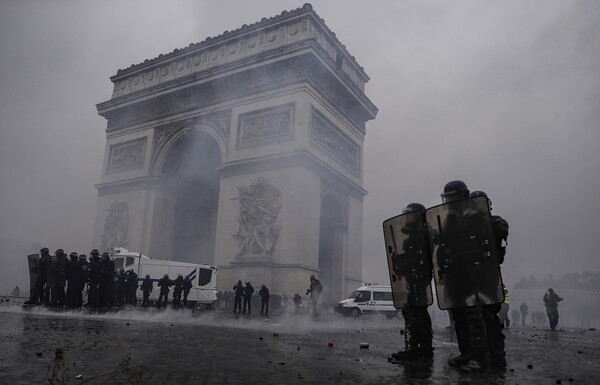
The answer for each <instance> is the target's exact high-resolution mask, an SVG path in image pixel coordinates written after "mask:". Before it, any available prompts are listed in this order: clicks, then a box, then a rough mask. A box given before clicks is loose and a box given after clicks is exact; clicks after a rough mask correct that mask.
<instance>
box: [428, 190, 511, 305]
mask: <svg viewBox="0 0 600 385" xmlns="http://www.w3.org/2000/svg"><path fill="white" fill-rule="evenodd" d="M425 218H426V222H427V232H428V236H429V247H430V248H431V252H432V262H433V277H434V280H435V285H436V294H437V299H438V306H439V307H440V309H442V310H446V309H459V308H464V307H469V306H481V305H491V304H499V303H502V301H503V300H504V291H503V288H504V285H503V284H502V277H501V275H500V264H499V263H498V261H499V258H498V250H497V248H496V247H494V233H493V230H492V224H491V216H490V211H489V206H488V200H487V198H486V197H483V196H481V197H475V198H469V199H465V200H459V201H454V202H449V203H446V204H443V205H439V206H435V207H431V208H429V209H427V211H426V213H425Z"/></svg>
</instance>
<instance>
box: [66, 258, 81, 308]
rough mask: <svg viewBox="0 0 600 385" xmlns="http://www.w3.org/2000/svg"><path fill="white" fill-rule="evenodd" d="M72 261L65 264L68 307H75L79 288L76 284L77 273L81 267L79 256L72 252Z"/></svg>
mask: <svg viewBox="0 0 600 385" xmlns="http://www.w3.org/2000/svg"><path fill="white" fill-rule="evenodd" d="M69 258H70V260H68V261H66V264H65V276H66V278H67V301H66V303H67V306H68V307H74V306H75V291H76V287H79V283H78V282H76V278H75V271H76V270H77V266H78V265H79V254H77V252H75V251H74V252H72V253H71V254H69Z"/></svg>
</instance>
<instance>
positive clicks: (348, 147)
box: [310, 109, 360, 173]
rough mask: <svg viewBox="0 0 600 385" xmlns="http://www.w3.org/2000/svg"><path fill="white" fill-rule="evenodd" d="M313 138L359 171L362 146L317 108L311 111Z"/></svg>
mask: <svg viewBox="0 0 600 385" xmlns="http://www.w3.org/2000/svg"><path fill="white" fill-rule="evenodd" d="M310 126H311V135H310V137H311V139H312V140H313V141H314V142H316V143H317V144H318V145H320V146H321V147H322V148H324V149H326V151H327V152H328V153H330V154H332V155H334V157H335V158H337V159H338V160H340V161H341V163H342V164H343V165H344V166H346V167H348V168H350V169H351V170H352V171H354V172H356V173H358V171H359V166H360V148H359V147H358V146H357V145H356V144H355V143H354V142H352V140H350V139H349V138H348V137H347V136H346V135H344V134H343V133H342V132H341V131H340V130H339V129H338V128H337V127H336V126H335V125H334V124H333V123H332V122H330V121H329V120H328V119H327V118H325V117H324V116H322V115H321V114H320V113H318V112H317V111H316V110H314V109H313V110H312V111H311V119H310Z"/></svg>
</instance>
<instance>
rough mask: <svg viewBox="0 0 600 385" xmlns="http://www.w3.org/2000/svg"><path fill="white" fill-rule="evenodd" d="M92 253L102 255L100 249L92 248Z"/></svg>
mask: <svg viewBox="0 0 600 385" xmlns="http://www.w3.org/2000/svg"><path fill="white" fill-rule="evenodd" d="M90 254H91V255H100V252H99V251H98V249H92V251H90Z"/></svg>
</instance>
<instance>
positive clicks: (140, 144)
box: [107, 137, 146, 172]
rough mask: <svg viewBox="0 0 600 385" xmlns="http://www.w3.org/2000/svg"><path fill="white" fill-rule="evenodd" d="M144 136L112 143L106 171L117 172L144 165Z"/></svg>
mask: <svg viewBox="0 0 600 385" xmlns="http://www.w3.org/2000/svg"><path fill="white" fill-rule="evenodd" d="M145 153H146V138H145V137H144V138H140V139H135V140H130V141H128V142H123V143H118V144H114V145H112V146H111V147H110V152H109V156H108V169H107V172H119V171H126V170H131V169H134V168H141V167H144V155H145Z"/></svg>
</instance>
